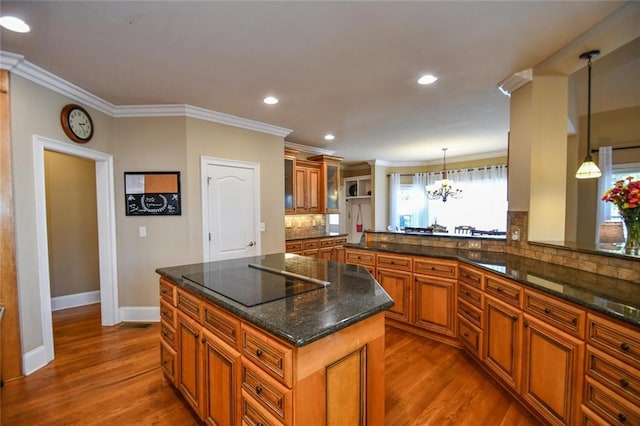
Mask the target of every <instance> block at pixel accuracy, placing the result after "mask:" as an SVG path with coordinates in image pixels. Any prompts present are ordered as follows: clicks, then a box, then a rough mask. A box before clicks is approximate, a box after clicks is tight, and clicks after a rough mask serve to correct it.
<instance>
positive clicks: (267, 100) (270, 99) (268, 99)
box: [264, 96, 280, 105]
mask: <svg viewBox="0 0 640 426" xmlns="http://www.w3.org/2000/svg"><path fill="white" fill-rule="evenodd" d="M278 102H280V101H279V100H278V98H276V97H274V96H267V97H266V98H264V103H265V104H267V105H275V104H277V103H278Z"/></svg>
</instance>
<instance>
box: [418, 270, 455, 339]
mask: <svg viewBox="0 0 640 426" xmlns="http://www.w3.org/2000/svg"><path fill="white" fill-rule="evenodd" d="M413 282H414V320H413V323H414V324H415V325H416V326H417V327H422V328H424V329H427V330H431V331H434V332H436V333H440V334H443V335H447V336H455V335H456V291H455V281H450V280H445V279H442V278H434V277H430V276H428V275H414V279H413Z"/></svg>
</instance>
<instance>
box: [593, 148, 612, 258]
mask: <svg viewBox="0 0 640 426" xmlns="http://www.w3.org/2000/svg"><path fill="white" fill-rule="evenodd" d="M611 157H612V149H611V147H610V146H601V147H600V149H599V151H598V163H600V164H599V165H600V171H601V172H602V175H601V176H600V177H599V178H598V193H597V197H598V198H597V199H596V205H597V206H598V208H597V210H596V241H595V243H596V245H597V244H599V243H600V225H601V224H602V223H603V222H604V221H605V220H609V219H611V209H610V208H607V207H608V206H607V203H605V202H604V201H602V200H601V197H602V195H603V194H604V193H605V191H606V190H607V189H609V188H610V187H611V176H612V175H613V164H612V159H611Z"/></svg>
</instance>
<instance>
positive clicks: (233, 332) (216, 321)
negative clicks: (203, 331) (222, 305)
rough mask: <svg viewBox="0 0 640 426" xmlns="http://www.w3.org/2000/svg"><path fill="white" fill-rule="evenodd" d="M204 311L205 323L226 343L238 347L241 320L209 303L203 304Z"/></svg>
mask: <svg viewBox="0 0 640 426" xmlns="http://www.w3.org/2000/svg"><path fill="white" fill-rule="evenodd" d="M202 311H203V312H202V319H203V321H202V323H203V325H204V326H205V327H206V328H207V329H208V330H210V331H211V332H212V333H213V334H215V335H216V336H218V337H219V338H220V339H222V340H223V341H224V342H225V343H228V344H229V345H230V346H232V347H234V348H236V349H237V348H238V342H239V340H238V336H240V320H238V319H237V318H235V317H234V316H232V315H230V314H228V313H226V312H224V311H223V310H222V309H219V308H217V307H215V306H213V305H210V304H208V303H205V304H204V305H203V307H202Z"/></svg>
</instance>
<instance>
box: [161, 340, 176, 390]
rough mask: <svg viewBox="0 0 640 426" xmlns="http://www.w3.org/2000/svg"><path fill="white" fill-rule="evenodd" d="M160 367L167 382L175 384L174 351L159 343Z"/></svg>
mask: <svg viewBox="0 0 640 426" xmlns="http://www.w3.org/2000/svg"><path fill="white" fill-rule="evenodd" d="M160 365H161V366H162V372H163V373H164V375H165V377H166V378H167V380H168V381H169V382H171V383H173V384H174V385H175V383H176V351H175V350H173V349H172V348H170V347H169V346H168V345H167V344H166V343H164V342H160Z"/></svg>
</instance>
